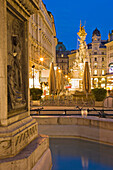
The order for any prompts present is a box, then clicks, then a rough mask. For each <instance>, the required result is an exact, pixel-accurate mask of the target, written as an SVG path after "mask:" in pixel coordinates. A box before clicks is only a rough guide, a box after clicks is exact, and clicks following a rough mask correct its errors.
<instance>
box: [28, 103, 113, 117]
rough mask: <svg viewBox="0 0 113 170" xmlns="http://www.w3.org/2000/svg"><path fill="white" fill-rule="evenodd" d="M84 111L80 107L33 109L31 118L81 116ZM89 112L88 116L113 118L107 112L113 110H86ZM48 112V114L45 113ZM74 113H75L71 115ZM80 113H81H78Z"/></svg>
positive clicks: (112, 114) (111, 114) (112, 110)
mask: <svg viewBox="0 0 113 170" xmlns="http://www.w3.org/2000/svg"><path fill="white" fill-rule="evenodd" d="M82 110H84V108H79V107H78V106H77V107H76V109H43V107H42V108H38V109H31V110H30V111H31V112H36V113H31V114H30V115H31V116H81V111H82ZM85 110H87V116H97V117H100V118H107V117H110V116H113V113H106V112H113V109H111V110H110V109H95V108H93V109H89V108H88V109H85ZM44 112H46V113H44ZM47 112H62V113H47ZM69 112H73V113H69ZM78 112H79V113H78ZM90 112H96V113H90Z"/></svg>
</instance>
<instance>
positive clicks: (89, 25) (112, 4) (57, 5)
mask: <svg viewBox="0 0 113 170" xmlns="http://www.w3.org/2000/svg"><path fill="white" fill-rule="evenodd" d="M43 2H44V3H45V5H46V7H47V10H48V11H51V12H52V14H53V15H54V19H55V25H56V32H57V38H58V39H59V41H62V42H63V43H64V45H65V46H66V48H67V50H71V49H77V32H78V31H79V25H80V20H81V21H82V24H84V23H86V24H85V29H86V32H87V39H86V42H87V43H90V42H91V37H92V32H93V30H94V29H95V28H96V27H97V28H98V29H99V30H100V33H101V36H102V39H107V38H108V33H109V30H110V31H111V30H112V29H113V0H95V1H93V0H43Z"/></svg>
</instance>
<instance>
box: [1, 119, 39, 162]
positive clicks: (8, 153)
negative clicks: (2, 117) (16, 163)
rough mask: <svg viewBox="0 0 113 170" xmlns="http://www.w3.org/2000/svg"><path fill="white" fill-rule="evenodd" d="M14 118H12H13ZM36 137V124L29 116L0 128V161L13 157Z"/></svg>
mask: <svg viewBox="0 0 113 170" xmlns="http://www.w3.org/2000/svg"><path fill="white" fill-rule="evenodd" d="M13 118H14V117H13ZM37 136H38V123H37V122H36V121H35V120H33V119H32V118H31V117H30V116H28V117H25V118H22V119H19V120H18V119H17V121H16V116H15V122H13V121H12V123H11V124H9V125H8V126H5V127H0V159H4V158H8V157H13V156H15V155H16V154H18V153H19V152H20V151H21V150H22V149H24V148H25V147H26V146H27V145H28V144H29V143H30V142H31V141H33V140H34V139H35V138H36V137H37Z"/></svg>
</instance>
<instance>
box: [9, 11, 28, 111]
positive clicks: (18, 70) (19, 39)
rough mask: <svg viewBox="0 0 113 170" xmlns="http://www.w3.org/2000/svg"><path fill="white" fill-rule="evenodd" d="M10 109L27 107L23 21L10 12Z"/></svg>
mask: <svg viewBox="0 0 113 170" xmlns="http://www.w3.org/2000/svg"><path fill="white" fill-rule="evenodd" d="M8 19H9V20H10V21H9V22H8V27H7V28H8V33H9V34H8V42H9V43H10V45H9V46H8V66H7V70H8V72H7V73H8V74H7V79H8V111H9V112H11V111H13V110H16V109H18V108H19V109H20V108H25V106H26V101H25V92H24V90H23V84H24V82H25V79H23V69H22V62H23V61H22V57H23V56H22V53H23V46H22V45H23V22H21V21H20V20H18V19H17V18H15V17H14V16H12V15H11V14H8Z"/></svg>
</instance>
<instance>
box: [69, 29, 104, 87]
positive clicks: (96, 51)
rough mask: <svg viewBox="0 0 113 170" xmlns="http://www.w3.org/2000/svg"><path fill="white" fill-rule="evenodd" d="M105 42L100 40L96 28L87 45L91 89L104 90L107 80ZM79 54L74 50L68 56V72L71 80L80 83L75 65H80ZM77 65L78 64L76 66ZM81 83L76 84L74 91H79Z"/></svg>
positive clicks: (79, 74)
mask: <svg viewBox="0 0 113 170" xmlns="http://www.w3.org/2000/svg"><path fill="white" fill-rule="evenodd" d="M106 43H107V40H101V34H100V31H99V30H98V29H97V28H96V29H95V30H94V31H93V34H92V42H91V43H89V44H87V52H88V61H89V63H90V72H91V88H98V87H101V88H106V84H107V79H106V73H107V56H106V45H105V44H106ZM79 55H80V52H79V50H74V51H72V52H71V54H69V71H70V73H71V77H72V79H74V78H76V80H80V81H82V79H81V77H82V75H81V73H80V70H77V69H76V68H77V67H76V65H80V57H79ZM77 63H78V64H77ZM80 84H81V83H76V89H77V90H78V89H81V86H80Z"/></svg>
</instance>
